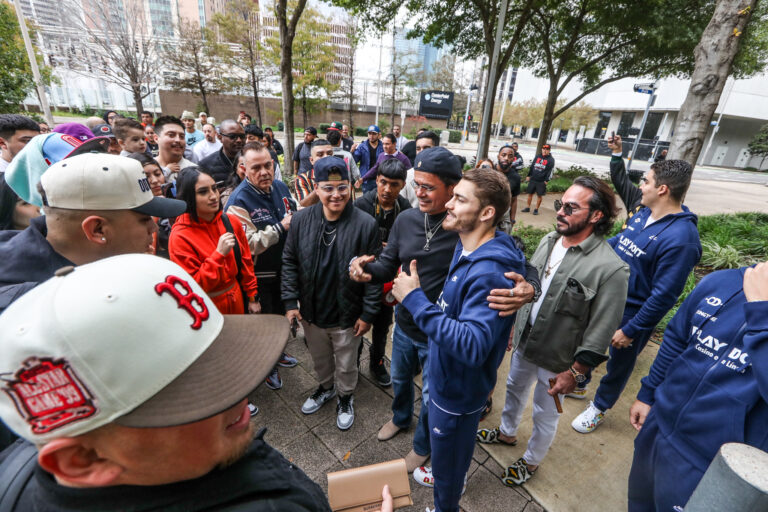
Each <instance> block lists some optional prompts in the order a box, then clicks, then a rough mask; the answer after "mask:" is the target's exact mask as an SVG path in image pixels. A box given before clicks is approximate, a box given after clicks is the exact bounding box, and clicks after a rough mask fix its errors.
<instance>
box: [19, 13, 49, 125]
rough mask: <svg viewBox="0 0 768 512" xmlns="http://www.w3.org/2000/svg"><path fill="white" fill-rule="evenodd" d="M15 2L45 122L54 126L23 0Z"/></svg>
mask: <svg viewBox="0 0 768 512" xmlns="http://www.w3.org/2000/svg"><path fill="white" fill-rule="evenodd" d="M13 4H14V6H15V7H16V17H17V18H18V19H19V28H20V29H21V37H22V38H23V39H24V46H25V47H26V49H27V57H28V58H29V66H30V67H31V68H32V77H33V78H34V79H35V85H36V86H37V97H38V99H39V100H40V108H41V109H42V111H43V116H44V117H45V122H46V123H47V124H48V126H50V127H51V128H53V126H54V125H53V115H51V107H50V106H49V105H48V97H47V96H46V95H45V85H43V80H42V78H40V70H39V69H38V67H37V58H36V57H35V50H34V48H32V41H30V40H29V31H28V30H27V23H26V22H25V21H24V13H23V12H21V0H13Z"/></svg>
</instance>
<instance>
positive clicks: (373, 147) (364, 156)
mask: <svg viewBox="0 0 768 512" xmlns="http://www.w3.org/2000/svg"><path fill="white" fill-rule="evenodd" d="M380 133H381V130H380V129H379V127H378V126H376V125H375V124H372V125H371V126H369V127H368V139H366V140H365V141H363V142H361V143H360V144H358V145H357V148H356V149H355V150H354V151H353V152H352V156H354V157H355V162H357V166H358V167H359V168H360V175H361V176H365V175H366V174H367V173H368V170H369V169H370V168H371V167H373V166H374V165H376V161H377V160H378V158H379V155H380V154H382V153H383V152H384V147H383V146H382V145H381V141H380V140H379V134H380ZM374 185H375V184H373V183H372V184H370V185H369V184H366V183H365V182H364V183H363V192H367V191H369V190H371V189H373V188H374Z"/></svg>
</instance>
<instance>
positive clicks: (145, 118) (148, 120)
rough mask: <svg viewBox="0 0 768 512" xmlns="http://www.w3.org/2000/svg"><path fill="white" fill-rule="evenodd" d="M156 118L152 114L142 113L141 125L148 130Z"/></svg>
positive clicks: (146, 111)
mask: <svg viewBox="0 0 768 512" xmlns="http://www.w3.org/2000/svg"><path fill="white" fill-rule="evenodd" d="M154 117H155V116H153V115H152V112H150V111H148V110H145V111H143V112H142V113H141V124H142V125H143V126H144V128H146V127H147V126H153V125H154V122H153V119H154Z"/></svg>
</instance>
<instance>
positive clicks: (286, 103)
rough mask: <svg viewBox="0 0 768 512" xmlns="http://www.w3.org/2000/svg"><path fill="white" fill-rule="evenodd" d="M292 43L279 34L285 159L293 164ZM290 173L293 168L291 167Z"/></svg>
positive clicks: (288, 163)
mask: <svg viewBox="0 0 768 512" xmlns="http://www.w3.org/2000/svg"><path fill="white" fill-rule="evenodd" d="M292 46H293V44H292V41H291V42H285V41H284V40H283V34H282V32H281V34H280V49H281V53H282V55H281V57H280V75H281V82H282V84H281V85H282V90H283V129H284V130H285V160H286V165H289V166H290V165H293V164H292V163H291V161H292V160H293V75H292V74H291V65H292V62H293V48H292ZM289 169H290V167H289ZM291 173H293V170H292V169H291Z"/></svg>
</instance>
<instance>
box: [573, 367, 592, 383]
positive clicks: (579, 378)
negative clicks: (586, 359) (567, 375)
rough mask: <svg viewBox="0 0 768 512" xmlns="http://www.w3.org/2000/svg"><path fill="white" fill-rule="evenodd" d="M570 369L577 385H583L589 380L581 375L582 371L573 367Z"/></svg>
mask: <svg viewBox="0 0 768 512" xmlns="http://www.w3.org/2000/svg"><path fill="white" fill-rule="evenodd" d="M568 369H569V370H571V375H573V380H575V381H576V384H581V383H583V382H584V381H586V380H587V376H586V375H584V374H583V373H581V372H580V371H578V370H577V369H576V368H574V367H573V366H571V367H570V368H568Z"/></svg>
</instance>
